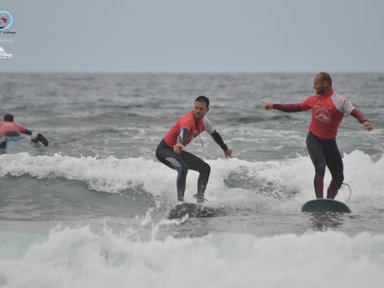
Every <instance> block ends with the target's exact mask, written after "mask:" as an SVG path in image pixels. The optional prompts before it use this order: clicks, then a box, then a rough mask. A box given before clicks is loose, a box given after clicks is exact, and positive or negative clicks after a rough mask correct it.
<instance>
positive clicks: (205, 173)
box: [180, 151, 211, 202]
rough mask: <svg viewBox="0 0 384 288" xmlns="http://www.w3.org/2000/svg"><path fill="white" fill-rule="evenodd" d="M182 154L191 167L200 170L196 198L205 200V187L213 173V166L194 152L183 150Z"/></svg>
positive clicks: (201, 200)
mask: <svg viewBox="0 0 384 288" xmlns="http://www.w3.org/2000/svg"><path fill="white" fill-rule="evenodd" d="M180 156H181V158H182V159H183V160H184V161H185V162H186V163H187V164H188V167H189V169H191V170H194V171H197V172H199V178H198V180H197V194H196V198H197V200H198V201H199V202H203V201H204V193H205V189H206V188H207V184H208V179H209V175H210V173H211V167H210V166H209V165H208V164H207V163H205V162H204V161H203V160H201V159H200V158H199V157H197V156H195V155H193V154H192V153H189V152H186V151H182V152H181V153H180Z"/></svg>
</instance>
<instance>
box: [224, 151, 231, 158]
mask: <svg viewBox="0 0 384 288" xmlns="http://www.w3.org/2000/svg"><path fill="white" fill-rule="evenodd" d="M232 152H233V150H232V149H227V150H225V152H224V155H225V158H232Z"/></svg>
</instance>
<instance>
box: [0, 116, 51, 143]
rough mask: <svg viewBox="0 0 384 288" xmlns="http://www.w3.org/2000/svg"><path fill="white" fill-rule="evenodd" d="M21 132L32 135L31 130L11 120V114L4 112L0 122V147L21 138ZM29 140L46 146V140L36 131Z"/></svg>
mask: <svg viewBox="0 0 384 288" xmlns="http://www.w3.org/2000/svg"><path fill="white" fill-rule="evenodd" d="M21 134H26V135H32V131H30V130H28V129H26V128H25V127H23V126H22V125H20V124H18V123H15V122H13V115H12V114H5V115H4V121H1V122H0V149H4V148H6V147H7V143H8V142H9V141H15V140H19V139H21V138H22V135H21ZM31 141H32V142H33V143H38V142H41V143H42V144H43V145H44V146H48V140H47V139H46V138H45V137H44V136H43V135H42V134H41V133H38V134H37V135H36V137H34V138H31Z"/></svg>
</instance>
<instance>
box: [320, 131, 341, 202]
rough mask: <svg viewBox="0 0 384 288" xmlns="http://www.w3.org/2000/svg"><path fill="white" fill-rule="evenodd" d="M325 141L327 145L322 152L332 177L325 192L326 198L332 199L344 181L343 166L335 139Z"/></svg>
mask: <svg viewBox="0 0 384 288" xmlns="http://www.w3.org/2000/svg"><path fill="white" fill-rule="evenodd" d="M326 141H327V144H326V147H325V150H324V158H325V162H326V164H327V167H328V169H329V171H330V172H331V175H332V181H331V183H330V184H329V187H328V191H327V198H329V199H334V198H335V197H336V194H337V191H338V190H339V189H340V187H341V185H342V184H343V181H344V166H343V159H342V158H341V154H340V151H339V148H338V147H337V143H336V138H332V139H329V140H326Z"/></svg>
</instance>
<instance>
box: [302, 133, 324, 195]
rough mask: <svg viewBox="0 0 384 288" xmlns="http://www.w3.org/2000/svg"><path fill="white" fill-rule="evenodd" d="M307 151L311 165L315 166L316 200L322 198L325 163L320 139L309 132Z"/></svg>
mask: <svg viewBox="0 0 384 288" xmlns="http://www.w3.org/2000/svg"><path fill="white" fill-rule="evenodd" d="M306 144H307V150H308V153H309V156H310V157H311V160H312V163H313V165H314V166H315V178H314V186H315V194H316V197H317V198H323V186H324V174H325V167H326V162H325V159H324V156H323V150H324V147H323V143H322V141H321V139H319V138H318V137H316V136H315V135H314V134H312V133H311V132H309V133H308V135H307V140H306Z"/></svg>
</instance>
